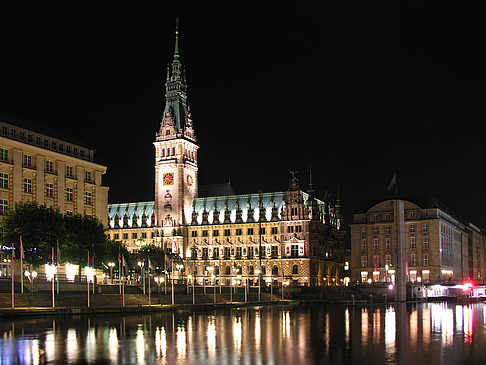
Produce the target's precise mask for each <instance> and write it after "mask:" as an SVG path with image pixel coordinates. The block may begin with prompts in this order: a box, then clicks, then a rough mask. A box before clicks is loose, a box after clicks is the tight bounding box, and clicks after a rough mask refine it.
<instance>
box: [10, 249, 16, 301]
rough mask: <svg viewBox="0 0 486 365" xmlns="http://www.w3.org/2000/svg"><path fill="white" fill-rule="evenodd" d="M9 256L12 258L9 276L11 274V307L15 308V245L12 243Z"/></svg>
mask: <svg viewBox="0 0 486 365" xmlns="http://www.w3.org/2000/svg"><path fill="white" fill-rule="evenodd" d="M11 258H12V260H11V261H12V262H11V263H10V269H11V270H10V271H11V272H12V274H11V276H12V309H13V308H15V280H14V276H15V274H14V273H15V247H14V245H13V244H12V255H11Z"/></svg>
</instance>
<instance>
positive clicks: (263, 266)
mask: <svg viewBox="0 0 486 365" xmlns="http://www.w3.org/2000/svg"><path fill="white" fill-rule="evenodd" d="M266 273H267V268H266V267H265V265H262V275H265V274H266Z"/></svg>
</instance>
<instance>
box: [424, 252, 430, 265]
mask: <svg viewBox="0 0 486 365" xmlns="http://www.w3.org/2000/svg"><path fill="white" fill-rule="evenodd" d="M424 266H429V254H428V253H424Z"/></svg>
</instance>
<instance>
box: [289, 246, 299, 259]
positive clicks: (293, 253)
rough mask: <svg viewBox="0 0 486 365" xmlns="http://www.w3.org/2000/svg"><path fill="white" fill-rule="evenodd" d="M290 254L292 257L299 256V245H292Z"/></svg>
mask: <svg viewBox="0 0 486 365" xmlns="http://www.w3.org/2000/svg"><path fill="white" fill-rule="evenodd" d="M290 256H291V257H298V256H299V245H292V246H290Z"/></svg>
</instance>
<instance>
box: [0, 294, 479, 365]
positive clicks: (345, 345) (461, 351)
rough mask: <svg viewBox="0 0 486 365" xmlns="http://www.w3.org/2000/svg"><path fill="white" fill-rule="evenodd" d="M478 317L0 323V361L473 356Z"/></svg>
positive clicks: (209, 315) (412, 309) (369, 312)
mask: <svg viewBox="0 0 486 365" xmlns="http://www.w3.org/2000/svg"><path fill="white" fill-rule="evenodd" d="M477 318H480V320H479V321H477ZM485 319H486V313H485V309H484V305H483V304H474V305H468V306H459V305H457V306H456V305H451V304H446V303H427V304H416V305H408V306H405V305H403V306H393V305H389V306H386V307H384V306H365V307H345V306H328V307H323V306H308V307H282V308H280V307H255V308H246V309H233V310H221V311H216V312H199V313H192V312H191V313H181V314H176V315H173V314H170V313H160V314H154V315H151V316H137V315H135V316H123V317H118V316H103V317H101V316H100V317H98V316H94V317H89V318H88V317H82V316H79V317H73V318H59V319H56V321H55V322H54V321H52V320H49V319H31V320H17V321H3V322H2V323H0V364H19V363H21V364H42V363H46V362H51V363H67V364H77V363H96V362H98V363H100V362H102V363H111V364H135V363H138V364H152V363H156V364H177V363H179V364H202V363H204V364H237V363H238V364H241V363H242V364H281V363H287V364H293V363H295V364H297V363H301V364H304V363H305V364H313V363H323V364H331V363H332V364H347V363H376V362H380V363H391V364H405V363H406V364H424V363H431V364H449V363H451V364H460V363H463V362H464V359H467V361H468V362H469V363H480V362H481V361H482V360H484V355H483V354H484V351H483V349H484V348H485V346H486V327H485V326H484V322H486V321H485ZM449 349H450V351H449ZM481 356H483V357H481Z"/></svg>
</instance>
